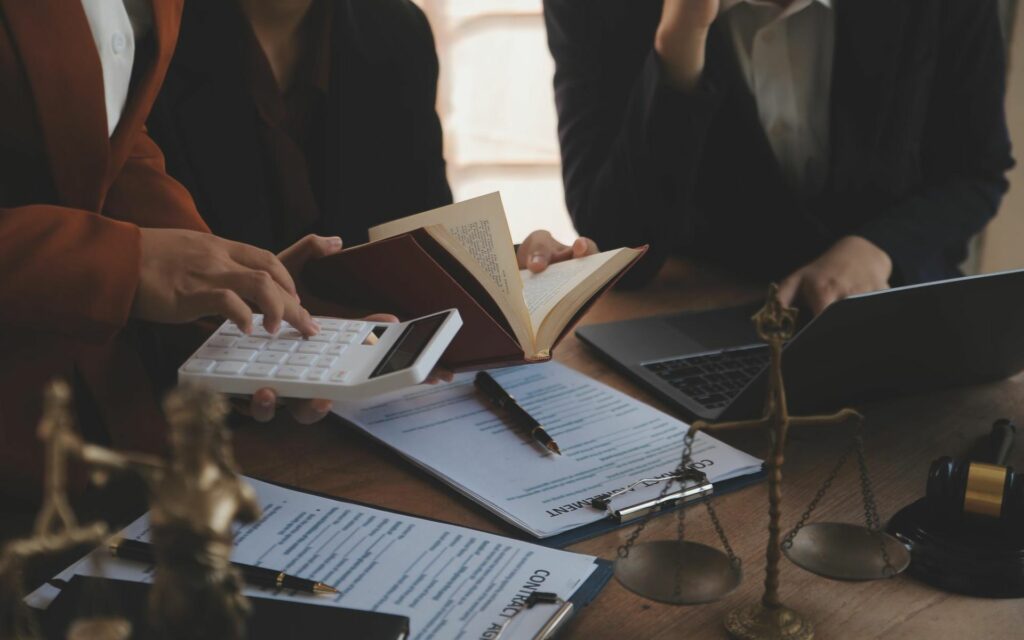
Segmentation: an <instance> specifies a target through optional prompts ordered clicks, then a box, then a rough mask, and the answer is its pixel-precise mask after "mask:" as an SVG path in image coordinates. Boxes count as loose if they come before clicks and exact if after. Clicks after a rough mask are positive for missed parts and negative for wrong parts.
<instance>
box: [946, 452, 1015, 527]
mask: <svg viewBox="0 0 1024 640" xmlns="http://www.w3.org/2000/svg"><path fill="white" fill-rule="evenodd" d="M927 496H928V505H929V506H930V507H931V509H932V512H933V513H935V514H937V515H939V516H940V517H942V518H944V519H948V520H960V519H964V518H973V519H978V520H989V521H999V522H1001V523H1004V524H1008V525H1011V526H1024V475H1018V474H1015V473H1014V471H1013V467H1000V466H996V465H991V464H984V463H981V462H970V461H966V460H953V459H952V458H949V457H943V458H939V459H938V460H936V461H935V462H933V463H932V467H931V470H930V471H929V472H928V493H927Z"/></svg>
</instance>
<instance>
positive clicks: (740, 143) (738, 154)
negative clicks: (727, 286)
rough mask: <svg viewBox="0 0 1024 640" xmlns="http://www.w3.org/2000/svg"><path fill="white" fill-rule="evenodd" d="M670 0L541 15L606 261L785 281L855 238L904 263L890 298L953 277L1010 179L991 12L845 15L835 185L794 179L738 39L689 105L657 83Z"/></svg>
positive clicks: (724, 46) (578, 0)
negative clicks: (760, 111) (644, 255)
mask: <svg viewBox="0 0 1024 640" xmlns="http://www.w3.org/2000/svg"><path fill="white" fill-rule="evenodd" d="M661 4H662V3H661V1H660V0H545V2H544V12H545V19H546V22H547V28H548V42H549V45H550V48H551V52H552V54H553V55H554V58H555V65H556V67H555V69H556V70H555V96H556V102H557V106H558V116H559V137H560V141H561V147H562V164H563V176H564V180H565V190H566V201H567V204H568V207H569V211H570V213H571V214H572V217H573V220H574V221H575V223H576V227H577V229H578V230H579V232H580V233H582V234H584V235H589V236H591V237H592V238H594V239H595V240H596V241H597V243H598V244H599V245H601V246H602V248H612V247H615V246H622V245H636V244H641V243H650V244H651V251H650V252H649V254H648V256H649V257H648V259H647V264H646V268H641V269H640V270H639V271H637V273H636V274H634V275H637V276H638V277H641V278H642V277H643V276H644V275H645V274H646V275H648V276H649V275H651V274H652V273H653V272H654V271H655V270H656V269H657V267H658V266H660V264H661V263H662V262H663V260H664V258H665V256H666V254H668V253H669V252H672V251H682V252H684V253H686V254H688V255H694V256H698V257H701V258H709V259H711V260H714V261H716V262H718V263H721V264H724V265H726V266H728V267H731V268H733V269H736V270H739V271H741V272H744V273H746V274H748V275H753V276H756V277H758V278H761V279H765V278H780V277H783V276H785V275H786V274H787V273H789V272H790V271H792V270H793V269H795V268H797V267H799V266H800V265H802V264H804V263H806V262H808V261H810V260H812V259H814V258H815V257H816V256H818V255H820V254H821V253H822V252H823V251H825V250H826V249H827V248H828V247H829V246H830V245H831V244H832V243H833V242H835V241H836V240H837V239H839V238H840V237H842V236H845V235H849V234H855V235H860V236H863V237H865V238H867V239H868V240H870V241H871V242H873V243H875V244H876V245H878V246H879V247H881V248H882V249H883V250H885V251H886V252H887V253H888V254H889V256H890V257H891V258H892V260H893V264H894V274H893V278H892V283H893V284H904V283H914V282H921V281H927V280H933V279H938V278H943V277H950V276H954V275H956V274H957V273H958V271H957V265H958V264H959V263H960V262H961V261H962V260H963V258H964V257H965V251H966V243H967V241H968V239H969V238H970V237H971V236H972V235H973V234H975V233H977V232H978V231H979V230H981V229H982V228H983V227H984V225H985V224H986V222H987V221H988V220H989V219H990V218H991V217H992V216H993V215H994V214H995V212H996V209H997V207H998V205H999V202H1000V200H1001V198H1002V195H1003V193H1004V192H1005V190H1006V188H1007V183H1006V180H1005V179H1004V173H1005V171H1006V170H1007V169H1008V168H1009V167H1011V166H1012V164H1013V161H1012V159H1011V157H1010V142H1009V138H1008V134H1007V131H1006V124H1005V117H1004V111H1003V96H1004V91H1005V87H1004V83H1005V61H1004V53H1003V48H1002V47H1003V44H1002V40H1001V37H1000V31H999V25H998V16H997V11H996V3H995V1H994V0H838V1H837V2H836V3H835V7H836V9H835V10H836V11H837V15H836V40H835V56H834V68H833V76H832V87H833V88H832V96H831V145H832V157H831V163H830V171H829V173H830V176H829V179H828V183H827V185H826V187H825V188H824V189H823V191H822V192H821V193H820V194H819V195H818V196H816V197H814V198H812V199H810V200H806V199H805V200H801V199H798V198H797V197H796V195H795V194H794V193H793V191H792V190H791V189H790V188H788V187H787V186H786V184H785V182H784V180H783V179H782V175H781V173H780V169H779V165H778V163H777V161H776V159H775V156H774V155H773V153H772V149H771V147H770V145H769V143H768V140H767V139H766V137H765V134H764V132H763V129H762V127H761V124H760V121H759V119H758V115H757V105H756V102H755V99H754V97H753V95H752V94H751V92H750V91H749V89H748V88H747V86H746V83H745V81H744V79H743V77H742V75H741V73H740V70H739V65H738V61H737V58H736V55H735V52H734V50H733V47H732V42H731V39H730V36H729V33H728V28H727V25H724V24H721V23H720V22H716V23H715V24H714V25H713V26H712V29H711V33H710V34H709V40H708V46H707V57H706V66H705V73H704V76H703V78H702V81H701V84H700V86H699V87H698V88H697V90H695V91H694V92H691V93H682V92H677V91H674V90H672V89H670V88H669V87H667V86H666V85H665V84H664V83H663V82H662V79H661V73H662V72H661V69H660V66H659V65H660V61H659V59H658V57H657V55H656V54H655V53H654V51H653V42H654V32H655V30H656V27H657V24H658V20H659V18H660V14H661Z"/></svg>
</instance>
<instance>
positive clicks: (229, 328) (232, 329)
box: [217, 322, 242, 336]
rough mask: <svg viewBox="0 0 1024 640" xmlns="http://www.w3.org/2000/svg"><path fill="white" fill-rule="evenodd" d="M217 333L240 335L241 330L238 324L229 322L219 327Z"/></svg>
mask: <svg viewBox="0 0 1024 640" xmlns="http://www.w3.org/2000/svg"><path fill="white" fill-rule="evenodd" d="M217 333H219V334H221V335H222V336H240V335H242V330H241V329H239V328H238V325H236V324H234V323H232V322H229V323H227V324H226V325H224V326H223V327H221V328H220V331H218V332H217Z"/></svg>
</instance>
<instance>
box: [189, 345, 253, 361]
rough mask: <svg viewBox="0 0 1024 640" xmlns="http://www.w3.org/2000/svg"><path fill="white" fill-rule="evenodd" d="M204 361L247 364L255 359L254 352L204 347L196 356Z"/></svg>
mask: <svg viewBox="0 0 1024 640" xmlns="http://www.w3.org/2000/svg"><path fill="white" fill-rule="evenodd" d="M196 356H198V357H199V358H203V359H205V360H234V361H236V362H249V361H250V360H252V359H253V358H254V357H256V352H255V351H253V350H251V349H221V348H220V347H206V348H205V349H200V350H199V353H197V354H196Z"/></svg>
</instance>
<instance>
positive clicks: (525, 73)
mask: <svg viewBox="0 0 1024 640" xmlns="http://www.w3.org/2000/svg"><path fill="white" fill-rule="evenodd" d="M580 1H581V2H592V1H595V0H580ZM847 1H853V2H856V1H857V0H847ZM416 2H417V3H418V4H419V5H420V6H421V7H422V8H423V10H424V11H425V12H426V14H427V17H428V18H429V19H430V22H431V25H432V27H433V30H434V37H435V39H436V40H437V47H438V54H439V56H440V60H441V78H440V87H439V92H438V111H439V112H440V114H441V118H442V121H443V123H444V129H445V156H446V158H447V160H448V177H449V180H450V181H451V185H452V190H453V191H454V195H455V199H456V200H462V199H465V198H468V197H472V196H475V195H480V194H483V193H488V192H490V191H495V190H500V191H501V193H502V197H503V198H504V201H505V208H506V210H507V212H508V215H509V220H510V224H511V227H512V236H513V238H514V239H515V240H516V241H517V242H518V241H519V240H521V239H522V238H523V237H524V236H525V235H526V234H527V233H528V232H529V231H530V230H532V229H536V228H547V229H550V230H551V231H552V233H554V234H555V236H556V237H558V238H559V239H561V240H562V241H563V242H566V241H569V240H571V239H573V238H574V237H575V236H576V233H575V231H574V230H573V228H572V224H571V222H570V221H569V216H568V213H567V212H566V210H565V201H564V199H563V192H562V180H561V173H560V169H559V153H558V138H557V132H556V127H557V119H556V116H555V106H554V96H553V92H552V87H551V80H552V74H553V72H554V65H553V63H552V61H551V56H550V54H549V53H548V48H547V37H546V34H545V32H544V20H543V17H542V14H541V0H416ZM999 4H1000V13H1001V15H1002V16H1003V18H1004V32H1005V37H1006V41H1007V44H1008V47H1009V63H1010V65H1009V70H1010V76H1009V90H1008V94H1007V117H1008V119H1009V125H1010V134H1011V136H1012V139H1013V141H1014V143H1015V156H1017V157H1018V158H1019V159H1020V161H1019V162H1018V166H1017V167H1016V168H1015V169H1014V170H1013V172H1012V173H1011V175H1010V181H1011V187H1010V193H1009V194H1008V195H1007V197H1006V199H1005V200H1004V202H1003V207H1002V210H1001V212H1000V214H999V216H998V217H997V218H996V220H995V221H994V222H993V223H992V225H991V226H990V227H989V229H988V230H987V231H986V232H985V233H984V234H982V235H981V237H979V238H978V240H977V242H976V246H975V251H974V254H973V255H972V258H971V260H970V261H969V262H968V264H967V265H965V268H966V269H968V270H969V271H977V270H980V271H996V270H1000V269H1009V268H1018V267H1024V247H1022V246H1021V245H1022V243H1024V45H1022V44H1021V41H1022V39H1024V11H1019V10H1017V5H1018V0H999Z"/></svg>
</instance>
